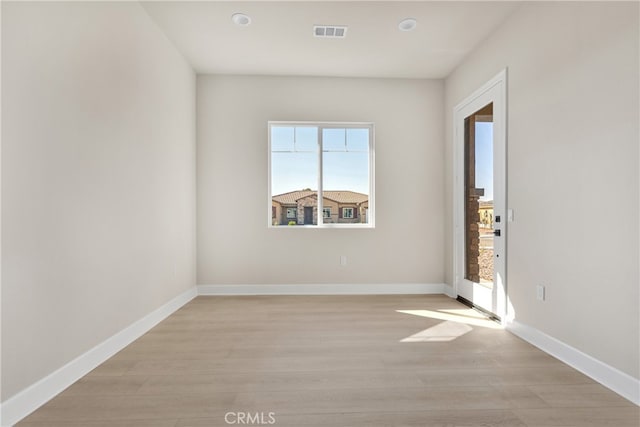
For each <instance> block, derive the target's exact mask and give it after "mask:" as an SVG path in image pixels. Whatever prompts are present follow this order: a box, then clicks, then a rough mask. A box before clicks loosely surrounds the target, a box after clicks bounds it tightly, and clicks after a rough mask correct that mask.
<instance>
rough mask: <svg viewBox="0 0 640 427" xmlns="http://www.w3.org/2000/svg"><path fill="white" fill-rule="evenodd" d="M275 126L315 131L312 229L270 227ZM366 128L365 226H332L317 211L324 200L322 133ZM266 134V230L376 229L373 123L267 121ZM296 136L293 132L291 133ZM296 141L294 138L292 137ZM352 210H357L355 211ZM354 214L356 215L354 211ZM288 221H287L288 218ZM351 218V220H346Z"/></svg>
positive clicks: (321, 206) (352, 224)
mask: <svg viewBox="0 0 640 427" xmlns="http://www.w3.org/2000/svg"><path fill="white" fill-rule="evenodd" d="M274 126H291V127H294V128H296V127H315V128H317V130H318V138H317V139H318V183H317V188H318V190H317V195H318V197H317V198H318V202H317V213H318V215H317V224H316V225H313V226H308V227H304V226H298V227H283V226H280V225H274V224H273V217H272V210H271V206H273V194H271V191H272V182H271V178H272V176H271V175H272V173H271V166H272V165H271V157H272V154H273V153H272V152H271V143H272V141H271V133H272V132H271V130H272V128H273V127H274ZM354 128H355V129H365V128H366V129H368V130H369V194H368V200H367V202H368V209H369V213H368V215H367V222H366V223H350V224H335V223H325V222H324V215H321V214H320V212H322V211H323V208H324V197H320V195H321V194H323V178H322V174H323V165H322V162H323V152H324V151H323V148H322V143H323V142H322V141H323V136H322V131H323V130H324V129H345V130H346V129H354ZM267 133H268V138H267V140H268V144H267V145H268V155H267V157H268V162H267V170H268V173H267V206H268V208H269V212H268V218H269V221H268V222H267V226H268V228H277V229H283V228H286V229H290V228H291V229H296V230H297V229H300V228H317V229H321V228H334V227H338V226H344V225H347V227H343V228H375V192H376V191H375V124H374V123H373V122H314V121H308V122H304V121H274V120H269V121H268V122H267ZM294 135H295V133H294ZM294 138H295V136H294ZM354 209H357V207H356V208H354ZM354 214H355V212H354ZM287 219H290V218H287ZM348 219H351V218H348Z"/></svg>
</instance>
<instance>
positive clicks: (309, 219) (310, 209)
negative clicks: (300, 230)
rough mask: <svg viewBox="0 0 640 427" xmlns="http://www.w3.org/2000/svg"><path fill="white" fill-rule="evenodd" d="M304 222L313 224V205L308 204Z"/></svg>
mask: <svg viewBox="0 0 640 427" xmlns="http://www.w3.org/2000/svg"><path fill="white" fill-rule="evenodd" d="M304 224H305V225H310V224H313V207H311V206H306V207H305V208H304Z"/></svg>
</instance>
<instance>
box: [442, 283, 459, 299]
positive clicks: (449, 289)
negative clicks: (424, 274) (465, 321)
mask: <svg viewBox="0 0 640 427" xmlns="http://www.w3.org/2000/svg"><path fill="white" fill-rule="evenodd" d="M442 293H443V294H445V295H446V296H448V297H449V298H457V297H458V294H456V290H455V289H453V286H451V285H447V284H446V283H445V284H443V285H442Z"/></svg>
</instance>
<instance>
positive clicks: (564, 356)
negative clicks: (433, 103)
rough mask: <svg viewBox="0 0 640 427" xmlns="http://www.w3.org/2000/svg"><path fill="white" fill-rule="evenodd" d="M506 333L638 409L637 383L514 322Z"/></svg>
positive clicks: (560, 343)
mask: <svg viewBox="0 0 640 427" xmlns="http://www.w3.org/2000/svg"><path fill="white" fill-rule="evenodd" d="M507 330H508V331H510V332H511V333H513V334H515V335H517V336H519V337H520V338H522V339H523V340H525V341H527V342H529V343H531V344H533V345H534V346H536V347H538V348H539V349H541V350H542V351H544V352H546V353H549V354H550V355H552V356H553V357H555V358H556V359H559V360H561V361H562V362H564V363H566V364H567V365H569V366H571V367H572V368H574V369H576V370H578V371H580V372H582V373H583V374H585V375H586V376H588V377H591V378H592V379H594V380H595V381H597V382H599V383H600V384H602V385H603V386H605V387H607V388H609V389H611V390H612V391H614V392H616V393H618V394H619V395H620V396H622V397H624V398H625V399H627V400H629V401H631V402H633V403H635V404H636V405H638V406H640V380H638V379H637V378H634V377H632V376H631V375H628V374H626V373H624V372H622V371H620V370H618V369H616V368H614V367H612V366H609V365H607V364H606V363H604V362H601V361H600V360H598V359H595V358H593V357H591V356H589V355H588V354H585V353H583V352H581V351H580V350H577V349H575V348H573V347H571V346H570V345H567V344H565V343H563V342H562V341H559V340H557V339H555V338H553V337H551V336H549V335H547V334H545V333H544V332H541V331H539V330H537V329H535V328H532V327H531V326H527V325H524V324H522V323H519V322H517V321H514V322H511V323H508V324H507Z"/></svg>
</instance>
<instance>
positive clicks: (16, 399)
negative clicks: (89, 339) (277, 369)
mask: <svg viewBox="0 0 640 427" xmlns="http://www.w3.org/2000/svg"><path fill="white" fill-rule="evenodd" d="M196 296H197V291H196V288H195V287H193V288H191V289H189V290H188V291H186V292H183V293H182V294H180V295H178V296H177V297H175V298H174V299H172V300H171V301H169V302H168V303H166V304H164V305H163V306H161V307H160V308H158V309H156V310H154V311H152V312H151V313H149V314H147V315H146V316H144V317H143V318H142V319H140V320H138V321H136V322H134V323H133V324H131V325H130V326H128V327H126V328H125V329H123V330H121V331H120V332H118V333H117V334H115V335H113V336H112V337H110V338H108V339H107V340H106V341H103V342H102V343H100V344H98V345H97V346H95V347H93V348H92V349H91V350H89V351H87V352H86V353H84V354H82V355H80V356H78V357H77V358H75V359H74V360H72V361H71V362H69V363H67V364H66V365H64V366H63V367H62V368H60V369H58V370H57V371H55V372H53V373H52V374H50V375H48V376H46V377H44V378H43V379H41V380H40V381H38V382H37V383H35V384H32V385H31V386H29V387H27V388H26V389H24V390H23V391H21V392H20V393H18V394H16V395H15V396H13V397H11V398H10V399H8V400H7V401H5V402H3V403H2V405H0V412H1V413H2V417H3V418H1V423H0V425H2V426H3V427H9V426H12V425H14V424H15V423H17V422H18V421H20V420H21V419H23V418H25V417H26V416H27V415H29V414H30V413H32V412H33V411H35V410H36V409H38V408H39V407H40V406H42V405H44V404H45V403H46V402H48V401H49V400H51V399H52V398H53V397H55V396H56V395H57V394H58V393H60V392H62V391H63V390H64V389H66V388H67V387H69V386H70V385H71V384H73V383H74V382H76V381H77V380H78V379H80V378H81V377H83V376H84V375H86V374H87V373H89V372H90V371H91V370H93V369H95V368H96V367H98V366H99V365H100V364H101V363H102V362H104V361H105V360H107V359H109V358H110V357H111V356H113V355H114V354H116V353H117V352H119V351H120V350H122V349H123V348H124V347H126V346H127V345H129V344H131V343H132V342H133V341H135V340H136V339H138V338H139V337H141V336H142V335H143V334H145V333H146V332H147V331H149V330H150V329H151V328H153V327H154V326H155V325H157V324H158V323H160V322H161V321H162V320H164V319H165V318H167V317H168V316H169V315H171V314H172V313H173V312H175V311H176V310H178V309H179V308H180V307H182V306H183V305H185V304H186V303H188V302H189V301H191V300H192V299H193V298H195V297H196Z"/></svg>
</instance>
